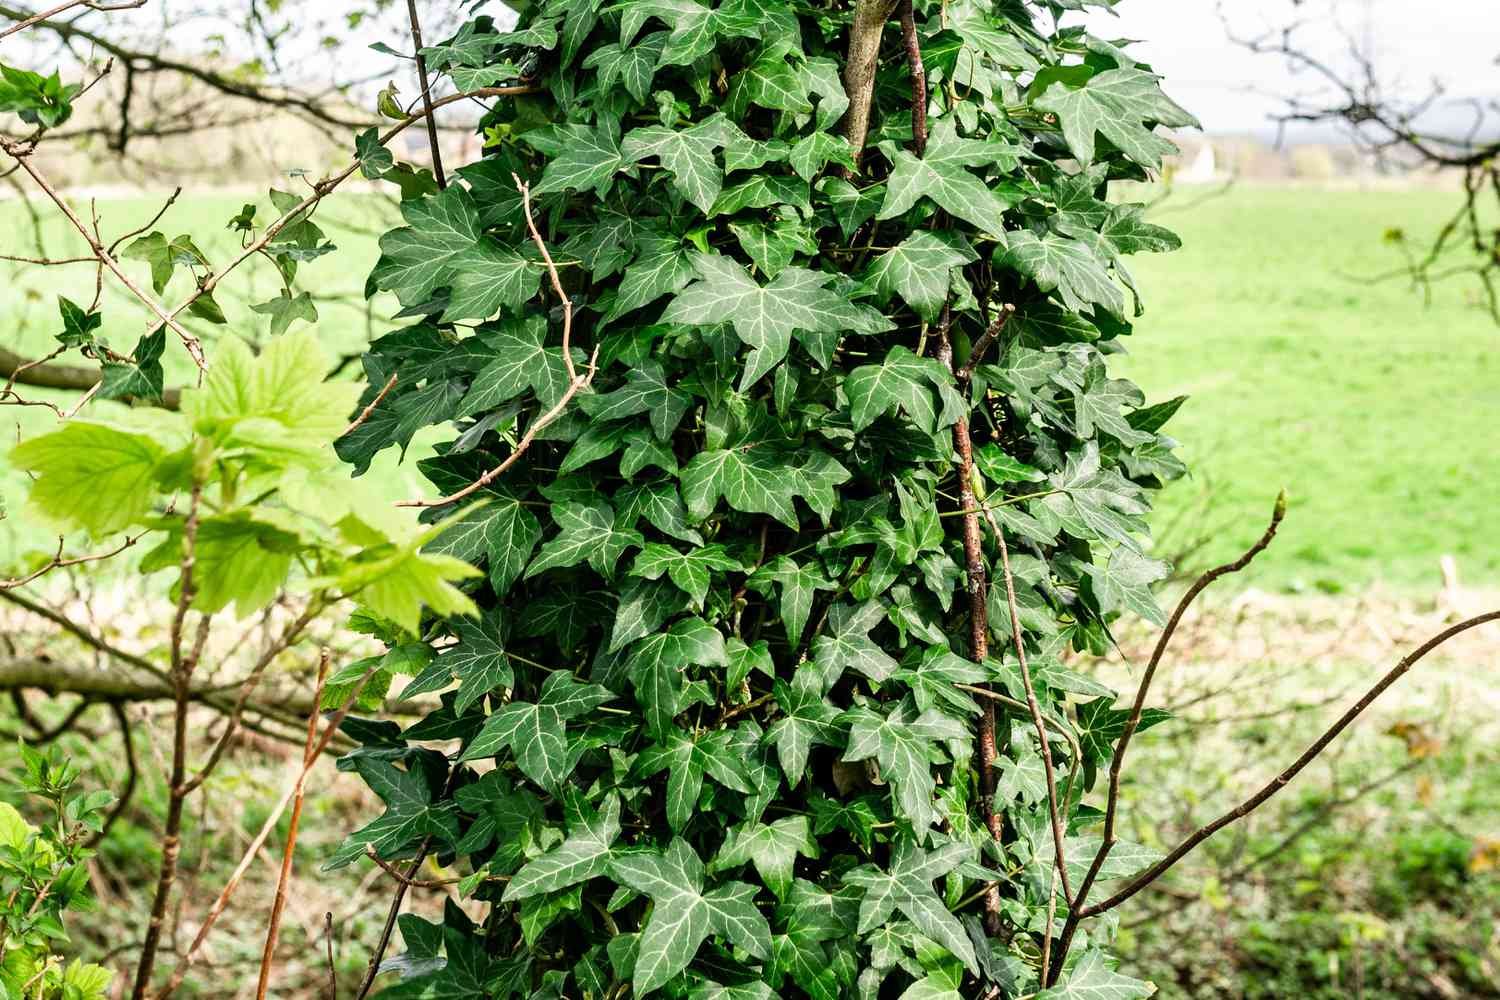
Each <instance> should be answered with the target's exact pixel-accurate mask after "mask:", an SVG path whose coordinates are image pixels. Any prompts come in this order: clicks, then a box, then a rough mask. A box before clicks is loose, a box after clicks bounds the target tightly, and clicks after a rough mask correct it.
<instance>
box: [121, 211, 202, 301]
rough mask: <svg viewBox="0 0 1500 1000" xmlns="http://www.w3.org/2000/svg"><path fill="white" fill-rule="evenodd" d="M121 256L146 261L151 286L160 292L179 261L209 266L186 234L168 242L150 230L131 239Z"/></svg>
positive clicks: (162, 236) (195, 265)
mask: <svg viewBox="0 0 1500 1000" xmlns="http://www.w3.org/2000/svg"><path fill="white" fill-rule="evenodd" d="M120 256H121V257H123V258H125V259H128V260H140V261H145V262H146V263H147V264H149V265H150V266H151V289H152V291H154V292H156V294H157V295H160V294H161V293H162V292H164V291H166V288H167V282H169V281H171V280H172V272H173V271H175V270H176V269H177V266H178V265H179V264H182V265H184V266H187V267H207V266H208V258H207V257H205V256H204V255H203V251H201V250H199V249H198V247H197V246H196V245H194V243H193V238H192V237H191V236H186V235H184V236H179V237H177V238H176V239H174V240H171V241H170V242H168V240H167V238H166V236H164V235H162V234H161V233H159V232H151V233H147V234H146V235H145V236H142V237H139V238H138V239H136V240H134V241H132V242H131V244H130V245H129V246H127V247H126V248H125V249H124V250H123V251H122V252H121V253H120ZM200 301H201V300H200ZM221 322H222V320H221Z"/></svg>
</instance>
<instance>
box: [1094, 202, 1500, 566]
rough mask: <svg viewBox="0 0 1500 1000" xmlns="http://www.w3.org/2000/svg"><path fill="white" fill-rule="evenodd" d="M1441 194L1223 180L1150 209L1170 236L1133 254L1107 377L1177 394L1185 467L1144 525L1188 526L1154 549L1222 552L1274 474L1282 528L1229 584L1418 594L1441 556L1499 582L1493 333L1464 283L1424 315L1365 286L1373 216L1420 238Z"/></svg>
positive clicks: (1443, 289)
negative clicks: (1383, 588)
mask: <svg viewBox="0 0 1500 1000" xmlns="http://www.w3.org/2000/svg"><path fill="white" fill-rule="evenodd" d="M1191 197H1192V195H1191V194H1188V195H1184V196H1183V199H1182V200H1183V201H1186V200H1187V199H1189V198H1191ZM1456 204H1457V201H1456V196H1455V195H1451V194H1445V193H1441V192H1357V191H1339V192H1329V191H1316V190H1292V189H1256V188H1240V189H1236V190H1233V191H1231V192H1230V193H1229V194H1227V195H1225V196H1223V197H1220V198H1216V199H1211V200H1208V201H1204V202H1201V203H1200V204H1197V205H1196V206H1194V207H1192V208H1191V209H1189V210H1186V211H1181V212H1170V213H1168V212H1162V213H1160V214H1159V215H1158V219H1157V221H1160V222H1161V223H1162V224H1163V225H1169V226H1171V227H1173V228H1175V229H1177V230H1178V231H1179V232H1180V233H1181V234H1182V237H1183V240H1184V244H1185V245H1184V248H1183V250H1181V251H1180V252H1178V253H1175V254H1169V255H1165V256H1157V257H1151V258H1149V259H1142V258H1137V259H1136V260H1137V261H1138V263H1132V265H1131V266H1132V268H1133V269H1134V271H1135V274H1136V278H1137V279H1138V281H1139V283H1140V285H1141V288H1142V292H1143V294H1144V296H1145V299H1146V303H1147V306H1148V311H1147V313H1146V315H1145V317H1143V318H1142V319H1141V320H1140V322H1139V323H1138V324H1137V327H1136V335H1135V336H1134V337H1133V338H1131V339H1132V343H1131V344H1130V348H1131V351H1132V354H1133V357H1131V358H1130V359H1128V360H1126V361H1124V362H1123V364H1122V365H1121V371H1122V372H1123V373H1124V374H1126V375H1128V376H1129V377H1131V378H1134V379H1136V380H1137V381H1138V382H1139V383H1140V384H1141V385H1142V387H1143V388H1144V389H1145V390H1146V392H1147V394H1148V396H1149V397H1150V398H1151V399H1153V400H1159V399H1164V398H1168V397H1171V396H1175V395H1179V394H1186V395H1188V396H1190V397H1191V398H1190V400H1189V402H1188V403H1187V405H1185V406H1184V407H1183V409H1182V410H1181V412H1180V413H1179V414H1178V416H1177V417H1176V418H1175V419H1174V421H1173V422H1172V424H1170V425H1169V428H1168V430H1169V432H1170V433H1172V434H1173V435H1174V436H1176V437H1177V438H1178V439H1179V440H1180V441H1181V442H1182V443H1183V449H1182V454H1183V456H1184V458H1185V459H1186V460H1187V462H1188V464H1189V466H1190V467H1191V468H1192V469H1193V470H1194V477H1193V479H1192V480H1190V481H1187V482H1184V483H1182V484H1180V485H1178V486H1176V487H1174V488H1173V490H1172V491H1170V493H1169V494H1168V495H1167V496H1166V497H1164V498H1163V502H1162V504H1161V510H1162V514H1161V515H1159V517H1158V524H1162V525H1164V526H1165V525H1166V524H1168V523H1170V522H1171V521H1172V520H1173V519H1174V518H1181V521H1182V524H1183V526H1184V529H1185V530H1181V531H1178V532H1177V533H1176V535H1175V537H1173V538H1169V539H1167V540H1166V541H1165V542H1164V544H1163V548H1164V549H1171V547H1172V545H1173V544H1174V543H1179V544H1180V543H1181V542H1183V541H1185V540H1186V538H1187V536H1188V535H1189V534H1196V533H1210V534H1211V537H1210V540H1209V542H1208V544H1207V546H1206V548H1205V550H1204V551H1203V552H1202V553H1200V554H1199V555H1198V556H1197V557H1195V561H1207V560H1210V559H1214V560H1217V559H1220V558H1223V557H1227V556H1232V555H1233V554H1235V553H1237V552H1238V551H1240V550H1242V549H1243V548H1244V547H1245V546H1246V545H1248V544H1249V543H1250V542H1251V541H1253V540H1254V539H1255V538H1256V537H1257V536H1258V535H1259V533H1260V532H1261V530H1262V529H1263V528H1264V526H1265V522H1266V519H1267V517H1268V516H1269V514H1270V511H1271V505H1272V502H1273V500H1274V499H1275V496H1276V491H1277V490H1278V488H1280V487H1281V486H1283V485H1284V486H1285V487H1286V488H1287V490H1288V493H1289V496H1290V500H1291V503H1290V508H1289V514H1288V517H1287V521H1286V525H1285V527H1284V528H1283V530H1282V533H1281V537H1280V539H1279V541H1278V543H1277V544H1276V546H1275V547H1274V548H1273V549H1272V550H1271V551H1270V552H1269V553H1268V554H1267V555H1265V556H1263V557H1262V560H1261V561H1260V562H1258V563H1257V564H1256V566H1255V567H1254V568H1253V570H1252V572H1251V573H1250V574H1248V575H1247V576H1246V577H1245V578H1242V579H1243V580H1245V581H1248V582H1253V583H1254V584H1255V585H1257V586H1261V587H1267V588H1278V589H1281V588H1285V589H1289V590H1298V589H1304V588H1316V589H1320V590H1325V591H1340V590H1345V591H1357V590H1360V589H1362V588H1364V587H1367V586H1368V585H1370V584H1372V583H1375V582H1382V583H1385V584H1387V585H1389V586H1391V587H1393V588H1396V589H1399V590H1410V589H1414V588H1421V589H1427V588H1432V587H1435V586H1436V584H1437V581H1438V559H1439V558H1440V557H1441V556H1442V555H1443V554H1445V553H1447V554H1451V555H1453V556H1454V557H1455V558H1456V559H1457V561H1458V564H1459V567H1460V571H1461V575H1462V577H1463V579H1464V582H1465V583H1466V584H1468V585H1471V586H1483V587H1495V586H1497V585H1500V546H1497V545H1495V544H1494V540H1495V537H1496V535H1495V531H1494V520H1493V511H1494V509H1495V493H1496V489H1497V488H1500V432H1497V427H1500V355H1497V353H1496V348H1497V347H1500V328H1497V327H1496V326H1495V325H1494V324H1493V323H1492V322H1491V320H1490V318H1489V316H1488V314H1487V313H1486V312H1485V311H1484V310H1483V309H1482V308H1480V307H1479V305H1478V303H1477V301H1476V299H1477V297H1476V295H1475V291H1476V287H1475V286H1474V285H1473V284H1471V283H1468V282H1466V281H1464V280H1462V279H1459V280H1456V281H1454V282H1453V283H1450V284H1447V285H1441V286H1439V287H1438V288H1437V290H1436V294H1435V296H1434V301H1433V303H1432V305H1431V306H1430V307H1424V305H1423V302H1422V299H1421V297H1420V296H1419V295H1417V294H1416V293H1414V292H1413V291H1412V289H1411V288H1410V287H1409V285H1408V284H1407V283H1405V282H1404V281H1403V280H1401V279H1396V280H1393V281H1388V282H1383V283H1374V282H1371V281H1369V280H1367V278H1366V277H1364V276H1368V275H1373V274H1378V273H1380V272H1383V271H1389V270H1390V269H1391V268H1392V267H1393V266H1396V265H1398V264H1399V261H1400V258H1399V256H1398V254H1397V253H1396V252H1395V250H1393V249H1392V248H1391V247H1389V246H1387V245H1385V244H1383V243H1382V234H1383V233H1384V232H1385V230H1386V229H1387V228H1388V227H1391V226H1400V227H1403V228H1404V229H1405V230H1406V231H1407V232H1408V233H1410V234H1412V238H1413V239H1421V238H1425V237H1426V235H1427V234H1429V233H1431V232H1433V231H1434V230H1435V229H1436V227H1437V226H1438V225H1439V224H1440V223H1441V221H1442V220H1443V219H1444V218H1446V216H1447V214H1448V213H1449V212H1450V211H1452V210H1453V209H1454V208H1455V206H1456ZM1171 205H1172V202H1171V201H1168V202H1167V203H1166V204H1165V205H1164V206H1163V209H1165V208H1167V207H1169V206H1171ZM1205 493H1208V494H1209V496H1208V498H1207V505H1206V511H1199V509H1198V507H1199V504H1200V502H1202V501H1203V498H1204V494H1205ZM1189 525H1190V526H1191V527H1190V528H1188V526H1189Z"/></svg>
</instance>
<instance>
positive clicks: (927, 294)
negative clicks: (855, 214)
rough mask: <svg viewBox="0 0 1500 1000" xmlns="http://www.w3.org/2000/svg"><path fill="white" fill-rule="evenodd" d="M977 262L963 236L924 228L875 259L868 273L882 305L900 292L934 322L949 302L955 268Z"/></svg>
mask: <svg viewBox="0 0 1500 1000" xmlns="http://www.w3.org/2000/svg"><path fill="white" fill-rule="evenodd" d="M975 260H978V255H976V254H975V253H974V251H973V249H972V248H971V247H970V246H969V245H968V244H967V243H966V242H964V240H963V238H962V237H961V236H957V235H956V234H952V233H941V232H932V231H931V230H927V229H923V230H920V231H919V232H916V233H913V234H912V235H911V236H910V237H908V238H907V239H906V240H905V242H903V243H901V244H900V245H898V246H896V247H893V248H891V249H890V250H888V251H886V252H885V253H883V254H881V255H880V256H879V257H876V258H875V260H874V261H873V262H872V263H871V264H870V267H869V270H867V271H866V272H865V275H864V278H865V280H866V281H869V282H871V283H872V284H873V285H874V287H875V291H876V293H877V294H878V295H879V296H880V299H879V301H880V302H881V304H884V303H886V302H889V301H890V298H891V294H892V293H893V292H894V293H898V294H900V296H901V298H903V299H905V300H906V304H907V305H909V306H911V307H912V309H913V310H914V311H915V312H916V313H917V315H918V316H921V317H922V318H923V319H924V320H927V321H928V322H931V321H932V320H934V319H935V318H937V315H938V313H940V312H941V311H942V309H943V303H944V302H947V301H948V296H949V289H950V287H951V284H952V276H953V269H954V268H957V267H962V266H964V265H965V264H969V263H972V262H973V261H975Z"/></svg>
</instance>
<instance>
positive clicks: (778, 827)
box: [710, 816, 818, 900]
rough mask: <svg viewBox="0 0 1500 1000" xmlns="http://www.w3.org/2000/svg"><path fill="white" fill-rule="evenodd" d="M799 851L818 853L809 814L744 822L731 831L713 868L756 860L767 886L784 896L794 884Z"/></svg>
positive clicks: (720, 869) (716, 869)
mask: <svg viewBox="0 0 1500 1000" xmlns="http://www.w3.org/2000/svg"><path fill="white" fill-rule="evenodd" d="M798 855H801V856H802V857H804V858H816V857H817V856H818V842H817V841H816V840H814V839H813V836H812V830H811V829H810V827H809V826H808V822H807V817H806V816H787V817H786V818H784V819H779V820H777V821H776V822H774V823H745V824H741V825H740V826H737V827H735V828H734V829H732V830H730V831H729V838H728V839H727V840H725V841H724V846H723V847H721V848H719V854H718V856H717V857H716V858H714V861H713V864H712V866H711V869H710V870H712V871H722V870H723V869H725V868H732V867H734V866H735V865H743V864H747V863H749V864H753V865H755V870H756V871H757V872H758V873H759V874H760V879H761V881H762V882H764V883H765V885H766V888H767V889H770V890H771V891H772V892H774V893H775V894H776V898H777V899H782V900H784V899H786V896H787V893H788V892H790V891H791V888H792V868H793V866H794V865H795V864H796V862H797V856H798Z"/></svg>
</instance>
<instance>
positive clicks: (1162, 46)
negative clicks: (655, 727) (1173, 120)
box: [1088, 0, 1500, 132]
mask: <svg viewBox="0 0 1500 1000" xmlns="http://www.w3.org/2000/svg"><path fill="white" fill-rule="evenodd" d="M1436 7H1437V4H1435V3H1434V2H1433V0H1306V2H1304V3H1302V4H1300V5H1297V6H1294V5H1293V4H1292V3H1291V2H1290V0H1228V2H1227V3H1225V4H1224V9H1225V11H1226V12H1227V21H1228V24H1229V26H1230V29H1231V30H1232V31H1233V32H1234V33H1236V34H1238V35H1241V36H1245V37H1250V36H1255V35H1259V34H1262V33H1264V32H1265V31H1266V30H1267V28H1270V27H1272V26H1284V25H1287V24H1291V23H1293V22H1295V21H1297V20H1298V19H1299V18H1300V19H1302V20H1303V21H1305V22H1306V27H1305V28H1304V29H1303V35H1302V36H1301V37H1305V38H1306V39H1307V41H1308V42H1309V43H1310V45H1309V47H1310V48H1311V49H1313V50H1315V51H1316V52H1318V54H1319V55H1320V57H1324V58H1328V59H1331V60H1332V61H1334V62H1335V63H1336V64H1337V66H1338V68H1339V69H1340V70H1343V69H1345V68H1347V67H1348V66H1349V65H1350V60H1348V59H1347V58H1346V57H1344V53H1345V52H1346V43H1345V42H1344V38H1346V37H1353V38H1354V39H1356V40H1357V41H1358V42H1359V44H1360V46H1361V47H1362V48H1368V49H1369V50H1370V51H1372V52H1373V53H1374V55H1375V59H1376V63H1377V65H1379V66H1380V67H1381V72H1382V80H1383V82H1385V83H1386V84H1388V85H1389V86H1391V87H1392V88H1393V89H1394V88H1399V90H1400V91H1401V92H1403V93H1412V94H1414V93H1419V92H1420V93H1425V91H1426V88H1427V87H1428V86H1429V84H1430V82H1431V81H1432V80H1433V78H1435V77H1436V78H1439V79H1441V80H1442V81H1443V83H1444V84H1445V86H1446V87H1447V89H1448V92H1449V94H1452V95H1455V96H1457V95H1463V96H1470V97H1475V96H1477V97H1484V98H1487V99H1488V100H1491V101H1496V100H1500V64H1497V62H1496V60H1497V57H1500V0H1442V4H1441V8H1440V9H1441V11H1442V14H1441V16H1440V17H1435V16H1433V10H1434V9H1435V8H1436ZM1088 23H1089V24H1090V26H1091V28H1092V29H1093V31H1094V33H1095V34H1099V35H1102V36H1104V37H1106V38H1133V39H1141V40H1142V43H1141V44H1140V45H1139V46H1137V47H1136V48H1134V49H1133V50H1132V51H1134V52H1135V54H1136V55H1137V56H1138V57H1139V58H1141V59H1142V60H1144V61H1146V62H1149V63H1150V64H1151V65H1152V68H1153V69H1155V70H1156V71H1157V72H1158V73H1161V74H1162V75H1163V76H1165V77H1166V83H1165V86H1166V90H1167V93H1169V94H1170V95H1172V97H1174V98H1175V99H1176V100H1177V102H1178V103H1180V104H1182V105H1184V106H1186V107H1187V108H1188V109H1189V110H1191V111H1193V112H1194V113H1196V114H1197V115H1198V117H1199V118H1200V119H1202V121H1203V125H1204V128H1205V130H1206V131H1209V132H1245V131H1260V130H1264V129H1266V128H1267V127H1268V126H1267V122H1268V119H1269V117H1270V116H1271V115H1272V114H1274V113H1275V111H1276V110H1277V108H1278V107H1279V104H1278V101H1277V99H1276V97H1275V96H1274V95H1278V94H1287V93H1296V92H1298V91H1299V90H1303V89H1305V88H1306V87H1307V86H1308V85H1309V84H1310V79H1309V78H1308V77H1307V76H1297V75H1293V74H1291V73H1290V72H1288V70H1287V68H1286V66H1285V63H1284V61H1283V60H1282V59H1280V58H1279V57H1277V56H1273V55H1256V54H1253V53H1250V52H1247V51H1246V50H1245V49H1244V48H1243V47H1242V46H1239V45H1236V44H1235V43H1234V42H1233V41H1231V40H1230V38H1229V37H1228V34H1229V33H1228V32H1226V30H1225V20H1224V19H1221V17H1220V15H1219V4H1218V3H1217V2H1216V0H1120V3H1119V6H1118V7H1117V8H1116V10H1115V13H1114V14H1113V15H1111V14H1109V13H1107V12H1102V11H1096V12H1092V13H1090V14H1089V15H1088ZM1459 117H1460V111H1459V110H1458V104H1457V102H1456V101H1450V102H1448V105H1447V109H1446V113H1445V120H1447V121H1449V122H1452V121H1455V120H1459ZM1494 117H1497V118H1500V113H1497V114H1496V115H1495V116H1494ZM1468 120H1469V119H1468V118H1467V117H1464V118H1462V121H1464V122H1465V123H1467V121H1468Z"/></svg>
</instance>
